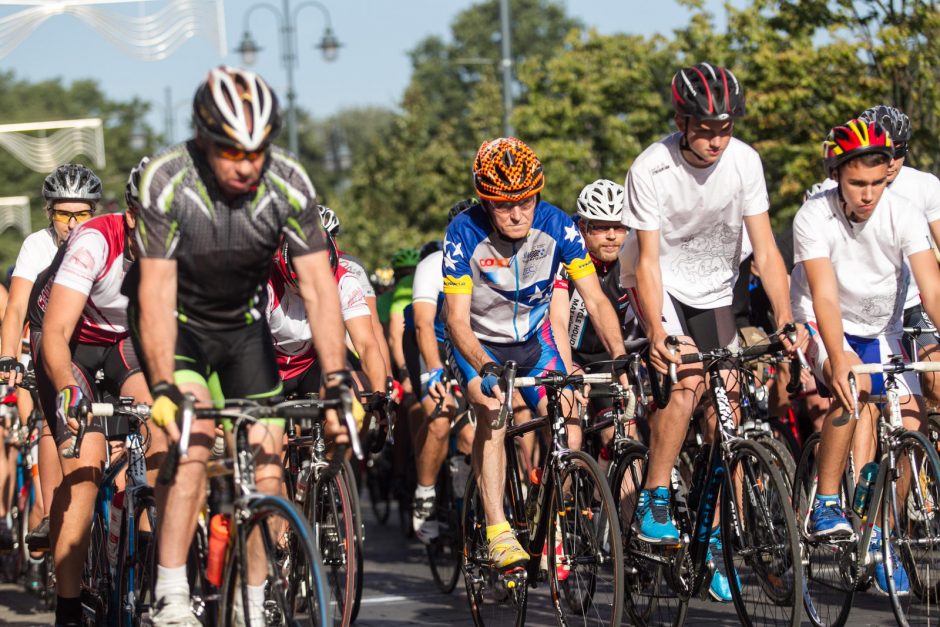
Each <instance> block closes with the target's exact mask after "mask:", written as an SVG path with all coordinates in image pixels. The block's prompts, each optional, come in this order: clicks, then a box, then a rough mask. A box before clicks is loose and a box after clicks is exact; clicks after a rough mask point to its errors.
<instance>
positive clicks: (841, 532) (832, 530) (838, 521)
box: [809, 500, 852, 538]
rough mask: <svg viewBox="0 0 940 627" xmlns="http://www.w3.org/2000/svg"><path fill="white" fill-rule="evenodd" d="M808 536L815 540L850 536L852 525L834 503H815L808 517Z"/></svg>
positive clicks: (839, 507)
mask: <svg viewBox="0 0 940 627" xmlns="http://www.w3.org/2000/svg"><path fill="white" fill-rule="evenodd" d="M809 523H810V535H812V536H813V537H815V538H825V537H832V536H850V535H852V524H851V523H850V522H849V520H848V519H847V518H846V517H845V512H843V511H842V507H841V506H840V505H839V503H838V502H836V501H824V502H822V501H819V500H817V501H816V504H815V506H814V507H813V511H812V513H811V514H810V515H809Z"/></svg>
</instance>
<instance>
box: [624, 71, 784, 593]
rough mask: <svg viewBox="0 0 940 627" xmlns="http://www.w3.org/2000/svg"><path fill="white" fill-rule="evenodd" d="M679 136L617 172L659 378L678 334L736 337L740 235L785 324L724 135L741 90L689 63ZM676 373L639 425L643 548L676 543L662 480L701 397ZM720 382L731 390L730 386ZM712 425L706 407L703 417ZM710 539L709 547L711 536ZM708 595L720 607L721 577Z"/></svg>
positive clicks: (745, 187) (761, 218)
mask: <svg viewBox="0 0 940 627" xmlns="http://www.w3.org/2000/svg"><path fill="white" fill-rule="evenodd" d="M672 96H673V105H674V107H675V110H676V116H675V123H676V127H677V128H678V132H676V133H673V134H672V135H669V136H667V137H665V138H664V139H662V140H660V141H659V142H656V143H655V144H653V145H652V146H650V147H649V148H647V149H646V150H645V151H643V153H642V154H640V156H639V157H637V158H636V161H634V162H633V165H632V166H631V168H630V172H629V173H628V174H627V181H626V186H625V187H626V190H627V198H626V202H625V211H624V216H623V222H624V224H626V225H627V226H628V227H630V228H631V229H632V232H631V233H630V235H629V236H628V238H627V239H626V241H625V242H624V247H623V249H622V251H621V256H620V258H621V284H622V285H623V286H624V287H626V288H628V290H629V292H630V294H631V300H632V301H633V305H634V310H635V311H636V312H637V316H638V318H639V319H640V322H641V323H642V324H643V326H644V329H645V331H646V334H647V337H648V338H649V341H650V357H651V360H652V363H653V365H654V366H655V368H656V369H657V370H659V371H660V372H662V373H664V374H665V373H666V372H667V365H668V364H669V363H670V362H672V363H676V364H677V365H678V364H679V363H680V362H679V356H678V355H672V354H671V353H670V352H669V349H668V348H667V347H666V344H665V340H666V338H667V337H668V336H670V335H675V336H679V337H680V344H681V352H682V353H685V352H693V351H697V350H709V349H714V348H718V347H723V346H728V345H731V344H733V343H734V342H735V341H736V329H735V325H734V318H733V315H732V312H731V308H730V305H731V299H732V287H733V285H734V282H735V280H736V278H737V272H738V266H739V264H740V250H741V241H742V233H743V231H744V227H747V233H748V235H749V236H750V240H751V242H752V244H753V247H754V258H755V261H756V262H757V265H758V266H759V267H760V268H761V274H762V276H763V278H764V283H765V287H766V290H767V295H768V297H769V298H770V301H771V305H772V307H773V310H774V314H775V316H776V322H777V325H778V326H782V325H783V324H785V323H788V322H790V321H791V314H790V303H789V297H788V292H787V288H788V282H787V273H786V268H785V267H784V264H783V259H782V258H781V257H780V252H779V251H778V250H777V246H776V243H775V241H774V238H773V232H772V231H771V227H770V219H769V217H768V214H767V210H768V198H767V188H766V183H765V182H764V172H763V166H762V165H761V161H760V157H759V156H758V155H757V153H756V152H755V151H754V149H752V148H751V147H750V146H748V145H747V144H745V143H743V142H741V141H739V140H736V139H734V138H733V137H732V132H733V130H734V121H735V119H736V118H738V117H741V116H742V115H744V92H743V89H742V88H741V85H740V83H739V82H738V80H737V78H736V77H735V76H734V74H733V73H731V72H730V71H729V70H727V69H724V68H721V67H717V66H714V65H710V64H708V63H700V64H698V65H696V66H693V67H690V68H685V69H683V70H680V71H679V72H677V73H676V75H675V77H674V78H673V80H672ZM678 367H679V382H678V384H677V385H675V386H674V387H673V392H672V397H671V400H670V402H669V404H668V406H667V407H666V408H665V409H662V410H660V411H658V412H657V413H656V415H655V416H654V417H653V418H652V420H651V421H650V427H651V434H650V435H651V438H650V454H649V461H648V464H647V474H646V481H645V484H644V489H643V491H642V492H641V493H640V497H639V502H638V504H637V512H636V522H635V524H634V526H635V528H636V530H637V534H638V537H639V538H640V539H642V540H643V541H646V542H654V543H671V542H675V541H676V540H677V539H678V537H679V533H678V530H677V529H676V527H675V523H674V522H673V521H672V518H671V514H670V512H671V508H670V499H671V497H670V493H669V488H668V486H669V485H670V483H669V480H670V473H671V471H672V468H673V466H674V464H675V461H676V458H677V456H678V454H679V450H680V449H681V447H682V442H683V441H684V440H685V434H686V430H687V426H688V423H689V417H690V416H691V415H692V412H693V410H694V408H695V407H696V405H697V404H698V403H699V401H700V400H701V397H702V392H703V390H704V385H703V371H702V367H701V365H700V364H690V365H685V366H681V365H680V366H678ZM729 387H730V386H729ZM708 419H709V424H710V425H712V428H708V429H706V431H705V433H708V434H710V433H712V431H713V427H714V420H715V417H714V412H711V411H710V412H709V416H708ZM713 544H714V545H715V548H716V549H717V548H718V546H717V545H718V544H719V543H718V539H717V535H715V536H714V541H713ZM711 594H712V596H713V597H715V598H716V599H719V600H723V601H730V600H731V593H730V589H729V587H728V582H727V579H726V577H725V576H724V574H722V573H716V575H715V577H713V578H712V585H711Z"/></svg>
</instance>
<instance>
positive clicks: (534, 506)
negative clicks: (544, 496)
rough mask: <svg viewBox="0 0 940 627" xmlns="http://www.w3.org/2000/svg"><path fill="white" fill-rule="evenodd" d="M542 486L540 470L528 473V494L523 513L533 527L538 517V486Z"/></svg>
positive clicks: (534, 469) (535, 469)
mask: <svg viewBox="0 0 940 627" xmlns="http://www.w3.org/2000/svg"><path fill="white" fill-rule="evenodd" d="M541 484H542V469H541V468H533V469H532V470H530V471H529V494H528V495H526V499H525V513H526V518H527V519H528V520H529V524H530V525H534V524H535V521H536V519H537V517H538V509H539V486H540V485H541Z"/></svg>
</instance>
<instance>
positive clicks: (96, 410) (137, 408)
mask: <svg viewBox="0 0 940 627" xmlns="http://www.w3.org/2000/svg"><path fill="white" fill-rule="evenodd" d="M90 413H91V415H92V417H93V418H110V417H111V416H113V415H114V414H115V413H124V414H128V415H132V416H136V417H137V418H140V419H141V420H146V419H147V418H149V417H150V405H147V404H146V403H139V404H137V405H114V404H113V403H92V404H91V412H90ZM87 429H88V420H87V419H86V420H79V421H78V432H76V434H75V437H74V438H73V439H72V445H71V446H70V447H69V448H67V449H65V450H64V451H62V457H64V458H66V459H75V458H76V457H78V456H79V454H80V453H81V449H82V441H83V440H84V439H85V432H86V431H87Z"/></svg>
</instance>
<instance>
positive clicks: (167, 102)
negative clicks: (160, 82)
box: [163, 85, 176, 146]
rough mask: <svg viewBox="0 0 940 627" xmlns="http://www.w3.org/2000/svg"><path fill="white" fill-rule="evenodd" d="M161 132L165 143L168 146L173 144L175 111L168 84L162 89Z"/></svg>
mask: <svg viewBox="0 0 940 627" xmlns="http://www.w3.org/2000/svg"><path fill="white" fill-rule="evenodd" d="M163 96H164V99H163V102H164V105H163V106H164V107H165V108H164V110H163V134H164V136H165V139H166V145H167V146H170V145H172V144H173V127H174V126H175V123H176V120H174V118H175V117H176V115H175V114H176V112H175V111H174V110H173V94H172V91H171V90H170V87H169V85H168V86H167V87H166V88H165V89H164V90H163Z"/></svg>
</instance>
